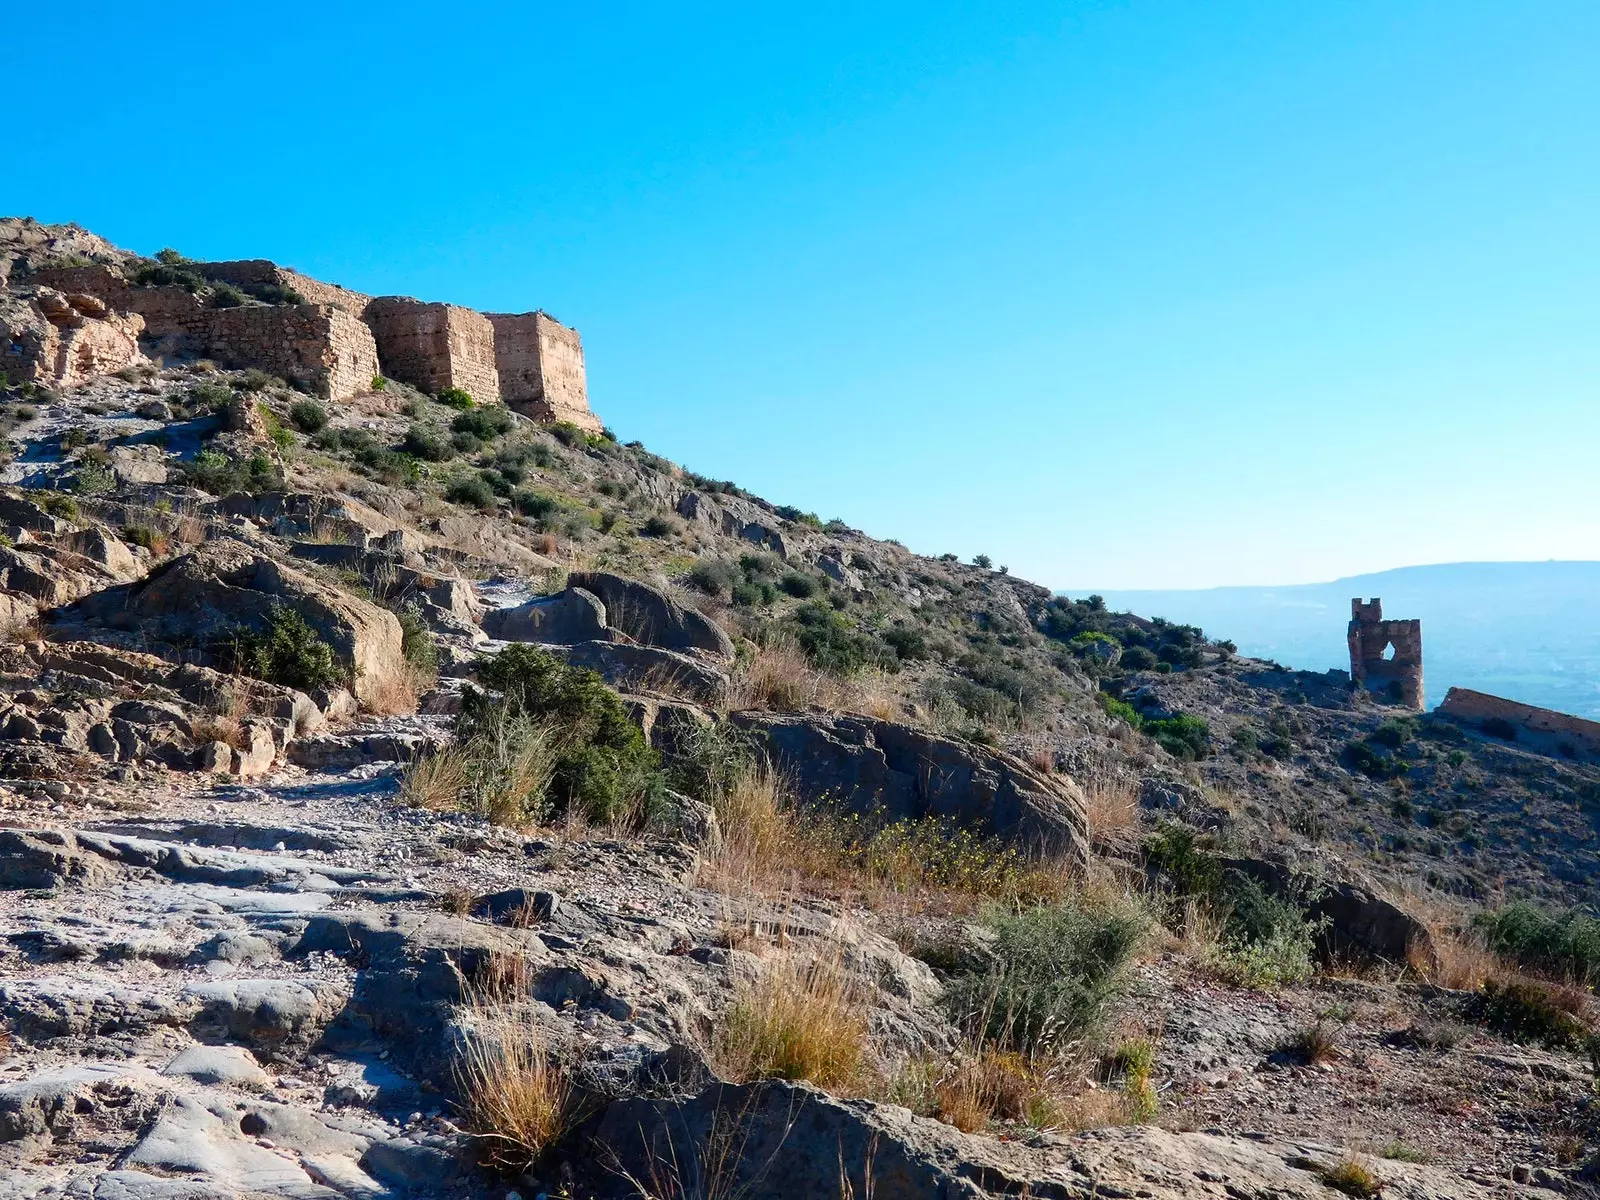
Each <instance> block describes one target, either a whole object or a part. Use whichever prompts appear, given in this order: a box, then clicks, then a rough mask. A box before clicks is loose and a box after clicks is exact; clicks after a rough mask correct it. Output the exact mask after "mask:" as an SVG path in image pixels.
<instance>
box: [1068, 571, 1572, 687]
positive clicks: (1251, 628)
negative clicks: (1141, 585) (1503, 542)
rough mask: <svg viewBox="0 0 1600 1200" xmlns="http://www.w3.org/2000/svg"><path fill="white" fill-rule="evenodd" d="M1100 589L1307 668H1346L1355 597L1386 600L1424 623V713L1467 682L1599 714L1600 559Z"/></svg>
mask: <svg viewBox="0 0 1600 1200" xmlns="http://www.w3.org/2000/svg"><path fill="white" fill-rule="evenodd" d="M1069 594H1070V595H1072V596H1074V597H1078V596H1082V595H1085V594H1087V593H1086V592H1080V591H1077V590H1073V591H1071V592H1070V593H1069ZM1099 594H1100V595H1102V596H1104V597H1105V600H1106V604H1107V605H1108V606H1109V607H1111V608H1113V609H1116V610H1123V609H1126V610H1129V611H1132V612H1136V613H1139V614H1141V615H1146V616H1162V617H1166V618H1167V619H1169V620H1172V621H1181V622H1184V623H1187V624H1193V625H1199V626H1201V627H1202V628H1203V629H1204V630H1205V631H1206V633H1207V634H1209V635H1210V636H1212V637H1218V638H1227V639H1230V640H1232V641H1233V642H1234V643H1235V644H1236V645H1237V646H1238V647H1239V651H1240V653H1241V654H1247V655H1251V656H1253V657H1257V658H1268V659H1273V660H1275V661H1277V662H1280V663H1282V664H1283V665H1284V666H1288V667H1295V668H1299V669H1303V670H1312V671H1321V670H1327V669H1328V668H1330V667H1338V668H1341V669H1345V668H1348V666H1349V654H1348V651H1347V649H1346V645H1345V625H1346V622H1348V621H1349V619H1350V599H1351V597H1353V596H1361V597H1363V598H1370V597H1373V596H1380V597H1382V598H1383V608H1384V615H1385V616H1388V617H1420V618H1421V620H1422V640H1423V651H1424V656H1425V657H1424V670H1425V679H1426V685H1427V695H1426V701H1427V705H1428V707H1429V708H1433V707H1435V706H1437V705H1438V703H1439V702H1440V701H1441V700H1443V699H1444V695H1445V692H1446V691H1447V690H1448V689H1449V688H1451V687H1468V688H1474V689H1477V690H1479V691H1484V692H1491V693H1493V694H1495V695H1499V696H1506V697H1508V698H1510V699H1514V700H1522V701H1525V702H1527V703H1529V704H1538V705H1541V706H1543V707H1545V708H1553V709H1557V710H1559V711H1562V712H1569V713H1574V714H1577V715H1579V716H1583V717H1590V718H1600V562H1528V563H1518V562H1505V563H1442V564H1438V565H1435V566H1426V567H1401V568H1398V569H1396V570H1392V571H1380V572H1378V573H1376V574H1372V575H1353V576H1350V577H1349V578H1346V579H1336V580H1334V581H1333V582H1331V583H1315V584H1303V585H1298V586H1290V587H1226V588H1210V589H1206V590H1200V591H1110V590H1106V591H1100V592H1099Z"/></svg>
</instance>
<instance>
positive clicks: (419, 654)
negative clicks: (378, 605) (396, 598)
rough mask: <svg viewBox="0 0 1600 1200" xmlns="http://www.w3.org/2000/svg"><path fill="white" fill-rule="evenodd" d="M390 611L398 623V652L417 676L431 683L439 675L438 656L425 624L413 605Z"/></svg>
mask: <svg viewBox="0 0 1600 1200" xmlns="http://www.w3.org/2000/svg"><path fill="white" fill-rule="evenodd" d="M391 611H392V612H393V613H394V615H395V619H396V620H398V621H399V622H400V652H401V653H402V654H403V655H405V660H406V662H408V663H410V664H411V666H412V667H413V668H414V669H415V670H416V672H417V674H418V675H420V676H421V677H422V678H423V680H424V681H427V682H430V683H431V682H432V681H433V680H434V679H436V678H437V677H438V675H439V655H438V651H437V649H436V648H435V646H434V644H433V634H432V633H431V632H430V631H429V629H428V625H427V622H426V621H424V620H423V619H422V614H421V613H420V612H418V611H417V608H416V606H415V605H413V604H407V605H402V606H401V607H399V608H395V609H392V610H391Z"/></svg>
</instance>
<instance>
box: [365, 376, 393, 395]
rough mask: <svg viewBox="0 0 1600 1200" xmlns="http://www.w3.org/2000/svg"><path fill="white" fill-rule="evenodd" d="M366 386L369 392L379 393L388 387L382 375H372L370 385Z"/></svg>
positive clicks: (387, 382)
mask: <svg viewBox="0 0 1600 1200" xmlns="http://www.w3.org/2000/svg"><path fill="white" fill-rule="evenodd" d="M367 386H368V388H369V390H371V391H374V392H381V391H383V390H384V388H386V387H388V386H389V381H388V380H387V379H385V378H384V377H383V376H382V375H374V376H373V377H372V382H371V383H370V384H368V385H367Z"/></svg>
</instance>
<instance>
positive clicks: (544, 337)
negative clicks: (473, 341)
mask: <svg viewBox="0 0 1600 1200" xmlns="http://www.w3.org/2000/svg"><path fill="white" fill-rule="evenodd" d="M488 317H489V321H490V322H491V324H492V325H493V326H494V352H495V364H496V367H497V368H498V370H499V373H500V395H501V397H502V398H503V399H504V400H505V402H506V403H507V404H510V405H511V406H512V407H514V408H516V409H517V410H518V411H519V412H524V413H526V414H527V415H528V416H530V417H533V418H535V419H536V420H541V421H567V422H570V423H571V424H573V425H576V426H578V428H580V429H582V430H585V431H586V432H589V433H598V432H599V431H600V419H599V418H598V417H596V416H595V415H594V413H592V412H590V411H589V391H588V384H587V382H586V377H585V373H584V367H583V342H582V340H581V339H580V338H579V337H578V331H577V330H576V329H569V328H567V327H566V326H565V325H563V324H561V322H559V321H557V320H555V319H554V318H552V317H550V316H547V315H546V314H544V313H542V312H532V313H489V314H488Z"/></svg>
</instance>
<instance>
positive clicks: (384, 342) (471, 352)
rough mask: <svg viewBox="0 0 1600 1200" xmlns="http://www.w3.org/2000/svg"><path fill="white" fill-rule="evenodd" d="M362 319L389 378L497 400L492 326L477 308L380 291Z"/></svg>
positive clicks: (484, 400) (430, 389)
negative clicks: (425, 301) (392, 294)
mask: <svg viewBox="0 0 1600 1200" xmlns="http://www.w3.org/2000/svg"><path fill="white" fill-rule="evenodd" d="M366 321H367V324H368V325H369V326H371V328H372V334H373V337H374V338H376V339H377V343H378V360H379V362H380V363H381V364H382V366H383V373H384V374H385V375H387V376H389V377H390V378H391V379H398V380H400V381H401V382H402V383H409V384H411V385H412V386H413V387H416V388H421V389H422V390H423V391H425V392H429V393H438V392H440V391H442V390H443V389H445V388H447V387H458V388H464V389H465V390H466V391H467V392H469V393H471V395H472V398H473V399H474V400H477V401H478V402H479V403H482V404H493V403H495V402H497V401H498V400H499V399H500V375H499V372H498V370H497V369H496V367H495V358H494V326H493V325H491V324H490V323H489V318H487V317H485V316H484V315H483V314H482V313H478V312H473V311H472V310H471V309H470V308H460V307H458V306H456V305H454V304H424V303H423V302H422V301H420V300H412V299H410V298H409V297H405V296H380V297H379V298H378V299H376V300H374V301H373V302H372V303H371V304H369V305H367V309H366Z"/></svg>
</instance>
